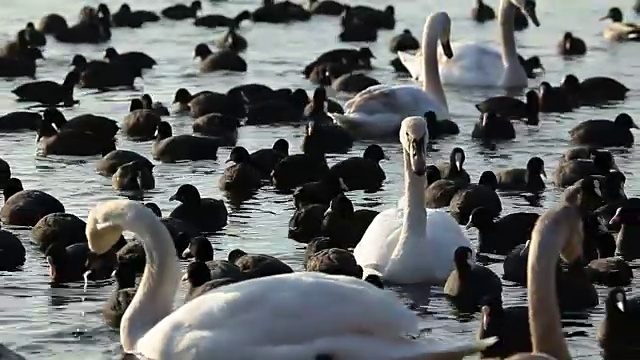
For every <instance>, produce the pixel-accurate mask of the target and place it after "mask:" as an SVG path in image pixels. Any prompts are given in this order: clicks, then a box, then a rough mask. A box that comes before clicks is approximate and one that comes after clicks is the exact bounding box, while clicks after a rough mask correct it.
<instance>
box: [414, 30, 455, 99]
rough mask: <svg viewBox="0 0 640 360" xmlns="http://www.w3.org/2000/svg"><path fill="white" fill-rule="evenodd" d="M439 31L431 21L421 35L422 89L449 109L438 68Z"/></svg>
mask: <svg viewBox="0 0 640 360" xmlns="http://www.w3.org/2000/svg"><path fill="white" fill-rule="evenodd" d="M439 38H440V31H439V29H438V28H437V22H436V21H433V19H431V21H430V22H429V23H428V24H427V26H425V27H424V32H423V33H422V49H421V50H422V60H423V62H424V63H423V67H424V68H423V69H422V70H423V74H424V76H423V77H422V89H423V90H424V91H425V92H427V93H429V94H431V95H432V96H434V97H435V98H436V99H437V100H438V101H440V103H441V104H442V105H443V106H444V107H445V108H446V109H449V105H448V104H447V98H446V96H445V95H444V89H443V88H442V81H440V71H439V68H438V42H439Z"/></svg>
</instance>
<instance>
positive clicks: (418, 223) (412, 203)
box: [400, 151, 427, 242]
mask: <svg viewBox="0 0 640 360" xmlns="http://www.w3.org/2000/svg"><path fill="white" fill-rule="evenodd" d="M424 186H425V177H424V176H417V175H416V174H414V173H413V170H412V169H411V159H410V155H409V154H408V153H407V152H406V151H405V152H404V201H405V205H404V207H405V208H404V215H403V217H404V221H403V222H402V231H401V233H400V242H404V241H405V240H408V239H411V238H415V239H419V240H420V241H424V238H425V235H426V226H427V217H426V215H425V209H424Z"/></svg>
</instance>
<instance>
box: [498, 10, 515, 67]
mask: <svg viewBox="0 0 640 360" xmlns="http://www.w3.org/2000/svg"><path fill="white" fill-rule="evenodd" d="M515 16H516V7H515V5H513V4H512V3H511V1H510V0H502V1H500V15H499V21H500V38H501V40H502V62H503V63H504V65H505V66H506V65H512V64H517V63H518V53H517V51H516V38H515V26H514V24H513V22H514V19H515Z"/></svg>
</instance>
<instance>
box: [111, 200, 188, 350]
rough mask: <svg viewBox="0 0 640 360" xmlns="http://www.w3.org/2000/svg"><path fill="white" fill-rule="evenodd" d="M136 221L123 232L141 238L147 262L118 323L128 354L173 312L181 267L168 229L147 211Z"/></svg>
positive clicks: (137, 217)
mask: <svg viewBox="0 0 640 360" xmlns="http://www.w3.org/2000/svg"><path fill="white" fill-rule="evenodd" d="M135 220H136V221H134V222H131V223H130V224H127V225H128V226H126V227H125V229H124V230H128V231H131V232H133V233H134V234H135V235H136V237H137V238H139V239H140V241H141V242H142V246H143V247H144V250H145V253H146V260H147V263H146V265H145V268H144V273H143V275H142V279H141V280H140V285H139V286H138V290H137V291H136V294H135V296H134V298H133V299H132V301H131V304H130V305H129V307H128V308H127V310H126V311H125V313H124V315H123V316H122V321H121V323H120V342H121V343H122V347H123V349H124V351H125V352H127V353H130V352H134V351H135V347H136V343H137V342H138V340H139V339H140V338H141V337H142V336H144V334H146V333H147V332H148V331H149V330H150V329H151V328H153V327H154V326H155V325H156V324H157V323H158V322H159V321H160V320H162V319H163V318H165V317H166V316H167V315H169V314H170V313H171V312H172V311H173V299H174V297H175V295H176V292H177V291H178V286H179V283H180V265H179V263H178V257H177V255H176V250H175V246H174V245H173V240H172V238H171V235H170V234H169V231H168V230H167V228H166V227H165V226H164V225H163V224H162V223H160V221H159V219H158V218H157V217H156V216H155V214H153V213H152V212H150V211H144V212H143V211H140V212H139V213H138V216H136V217H135Z"/></svg>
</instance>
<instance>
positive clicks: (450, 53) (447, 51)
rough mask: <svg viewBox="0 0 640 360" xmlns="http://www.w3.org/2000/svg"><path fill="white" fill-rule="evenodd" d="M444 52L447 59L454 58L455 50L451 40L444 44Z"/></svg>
mask: <svg viewBox="0 0 640 360" xmlns="http://www.w3.org/2000/svg"><path fill="white" fill-rule="evenodd" d="M442 52H443V53H444V56H446V57H447V59H451V58H452V57H453V49H452V48H451V42H450V41H449V40H446V41H443V42H442Z"/></svg>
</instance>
